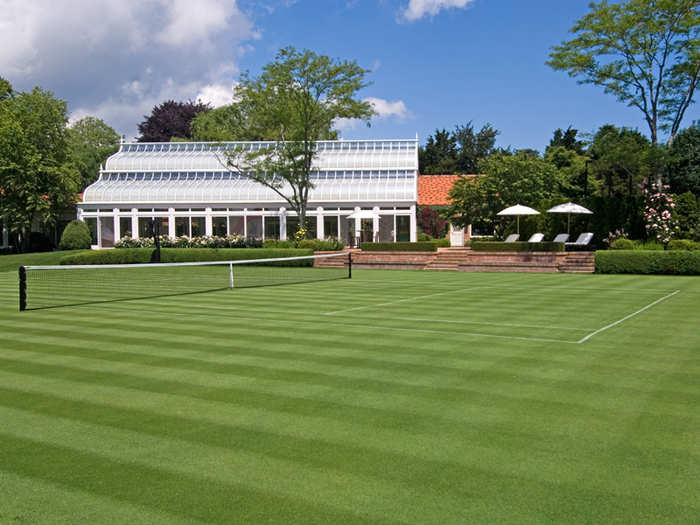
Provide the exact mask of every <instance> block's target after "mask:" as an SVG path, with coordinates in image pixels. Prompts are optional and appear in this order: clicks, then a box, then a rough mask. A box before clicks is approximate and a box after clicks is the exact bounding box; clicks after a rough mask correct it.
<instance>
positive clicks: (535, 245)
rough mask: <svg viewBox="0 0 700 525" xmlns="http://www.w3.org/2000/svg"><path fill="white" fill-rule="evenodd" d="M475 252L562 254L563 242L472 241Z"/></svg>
mask: <svg viewBox="0 0 700 525" xmlns="http://www.w3.org/2000/svg"><path fill="white" fill-rule="evenodd" d="M471 246H472V250H474V251H476V252H563V251H564V243H563V242H551V241H547V242H501V241H472V243H471Z"/></svg>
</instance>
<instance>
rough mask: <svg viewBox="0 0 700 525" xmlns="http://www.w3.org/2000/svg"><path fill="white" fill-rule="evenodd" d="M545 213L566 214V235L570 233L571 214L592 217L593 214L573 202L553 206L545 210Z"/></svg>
mask: <svg viewBox="0 0 700 525" xmlns="http://www.w3.org/2000/svg"><path fill="white" fill-rule="evenodd" d="M547 213H566V233H570V230H571V214H572V213H581V214H587V215H592V214H593V212H592V211H591V210H589V209H588V208H584V207H583V206H581V205H580V204H576V203H573V202H565V203H564V204H559V205H557V206H554V208H549V209H548V210H547Z"/></svg>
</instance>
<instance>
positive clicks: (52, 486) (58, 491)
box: [0, 443, 211, 525]
mask: <svg viewBox="0 0 700 525" xmlns="http://www.w3.org/2000/svg"><path fill="white" fill-rule="evenodd" d="M26 445H28V443H25V450H26ZM10 468H12V467H10ZM43 477H45V478H51V477H53V476H46V475H43ZM68 485H72V486H68ZM77 485H78V484H77V483H69V484H66V483H63V480H60V481H58V482H56V481H48V480H43V479H39V478H37V477H30V476H24V475H19V474H16V473H14V472H10V471H9V470H3V469H2V468H0V486H1V487H2V501H1V502H0V523H3V524H10V523H13V524H23V523H29V524H41V525H59V524H60V525H65V524H72V523H99V524H100V525H123V524H124V523H128V524H129V525H153V524H154V523H167V524H168V525H207V523H211V522H204V521H201V520H196V519H194V518H192V517H184V516H178V515H176V514H173V513H171V512H167V510H166V509H157V508H151V507H146V506H145V505H140V504H137V503H135V502H134V503H130V502H127V501H125V500H118V499H115V498H114V497H113V495H111V494H104V493H103V494H97V493H95V492H89V491H88V490H90V488H91V487H90V486H86V487H85V489H82V490H81V489H78V488H75V487H76V486H77ZM86 485H88V484H87V483H86ZM98 492H104V490H98ZM47 502H51V506H50V508H46V503H47ZM9 509H11V511H10V510H9Z"/></svg>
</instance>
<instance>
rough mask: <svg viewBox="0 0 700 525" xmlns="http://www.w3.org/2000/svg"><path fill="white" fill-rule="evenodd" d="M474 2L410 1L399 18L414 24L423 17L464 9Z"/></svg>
mask: <svg viewBox="0 0 700 525" xmlns="http://www.w3.org/2000/svg"><path fill="white" fill-rule="evenodd" d="M472 2H474V0H410V1H409V2H408V5H407V6H406V7H404V8H403V9H402V10H401V13H400V18H401V19H402V20H406V21H408V22H414V21H416V20H419V19H421V18H423V17H424V16H435V15H437V14H438V13H439V12H440V11H442V10H444V9H449V8H453V7H454V8H466V7H468V6H469V4H471V3H472Z"/></svg>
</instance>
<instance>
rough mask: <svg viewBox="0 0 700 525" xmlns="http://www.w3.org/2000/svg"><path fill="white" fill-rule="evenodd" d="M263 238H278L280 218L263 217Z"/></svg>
mask: <svg viewBox="0 0 700 525" xmlns="http://www.w3.org/2000/svg"><path fill="white" fill-rule="evenodd" d="M265 238H266V239H279V238H280V218H279V217H265Z"/></svg>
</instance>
